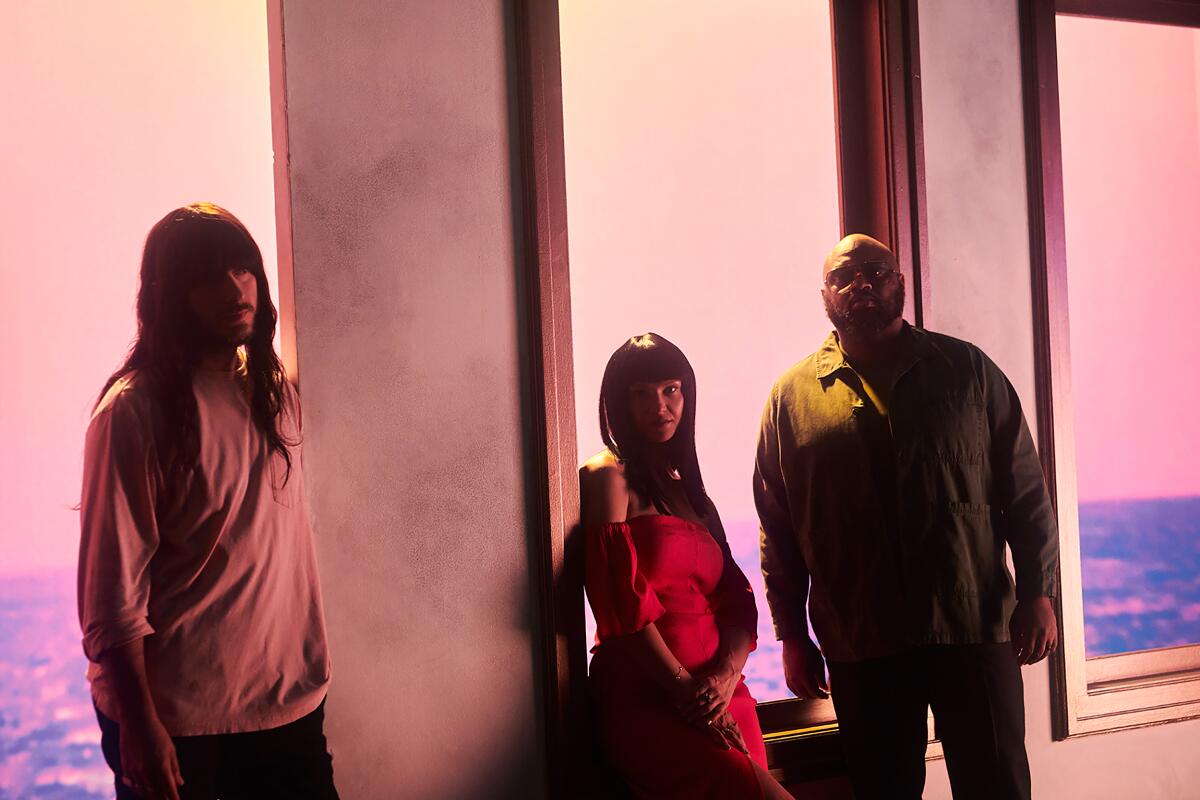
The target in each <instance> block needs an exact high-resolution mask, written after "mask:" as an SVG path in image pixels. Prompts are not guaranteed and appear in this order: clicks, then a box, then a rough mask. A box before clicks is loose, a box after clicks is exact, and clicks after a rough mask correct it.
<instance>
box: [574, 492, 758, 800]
mask: <svg viewBox="0 0 1200 800" xmlns="http://www.w3.org/2000/svg"><path fill="white" fill-rule="evenodd" d="M586 540H587V545H586V549H587V595H588V600H589V602H590V603H591V606H592V612H593V614H594V615H595V617H596V627H597V631H596V639H597V645H596V648H595V650H594V652H595V655H594V656H593V658H592V666H591V674H590V676H589V680H590V684H591V687H592V692H593V695H594V698H595V701H596V708H597V710H596V717H597V721H598V725H599V733H600V740H601V743H602V745H603V747H604V749H605V752H606V755H607V756H608V758H609V760H610V762H611V763H612V764H613V766H614V767H615V768H616V769H617V771H618V772H619V773H620V774H621V776H622V777H623V778H624V779H625V781H626V782H627V783H628V784H629V786H630V788H631V789H632V790H633V791H634V793H635V794H636V795H637V797H639V798H654V799H655V800H666V799H667V798H680V800H682V799H683V798H688V800H699V799H701V798H713V800H717V798H721V800H728V798H759V797H761V796H762V790H761V788H760V787H759V785H758V779H757V778H756V777H755V775H754V768H753V766H752V764H751V762H750V759H751V758H752V759H753V760H754V761H756V762H758V763H759V764H760V765H761V766H762V767H763V768H764V769H766V766H767V757H766V750H765V749H764V747H763V740H762V731H761V730H760V729H759V727H758V716H757V714H756V712H755V702H754V698H753V697H751V696H750V691H749V690H748V689H747V688H746V684H745V682H744V681H743V680H741V679H739V681H738V686H737V689H736V691H735V692H734V695H733V700H732V702H731V703H730V709H729V710H730V712H731V714H732V715H733V717H734V719H735V720H737V723H738V727H739V728H740V729H741V733H742V737H743V738H744V739H745V740H746V745H747V748H748V749H749V750H750V757H749V758H747V756H746V755H745V754H744V753H741V752H739V751H737V750H734V749H723V748H722V747H721V746H720V745H719V744H718V743H717V742H715V741H714V740H713V738H712V736H711V734H709V733H707V732H705V731H700V730H697V729H696V728H694V727H692V726H691V725H688V723H687V722H685V721H684V720H683V719H682V718H681V717H680V716H679V712H678V711H676V710H675V708H674V707H673V706H672V705H671V701H670V698H669V697H668V696H667V694H666V693H665V692H664V691H663V689H662V688H661V687H659V686H657V685H655V684H654V683H653V682H652V681H650V680H649V679H648V678H647V677H646V676H645V674H644V673H643V672H642V671H641V669H640V668H639V667H638V666H637V665H636V664H634V663H632V662H631V661H630V660H628V659H627V658H624V657H622V654H621V653H620V652H619V651H616V650H614V649H613V648H612V647H609V646H606V642H608V641H610V640H611V639H613V638H614V637H618V636H623V635H627V634H630V633H634V632H636V631H639V630H641V629H642V628H644V627H646V626H647V625H649V624H650V623H652V622H653V623H654V624H655V626H656V627H657V628H658V631H659V633H660V634H662V637H663V640H664V641H665V642H666V643H667V646H668V647H669V648H670V649H671V652H672V653H673V654H674V655H675V657H676V658H678V659H679V661H680V663H682V664H683V666H684V667H686V668H687V670H688V671H689V672H695V671H697V670H699V669H701V668H702V667H704V666H705V665H706V664H707V663H708V662H709V661H710V660H711V659H712V658H713V657H714V656H715V655H716V653H717V649H718V646H719V644H720V638H721V637H720V629H721V628H722V627H724V626H738V627H741V628H744V629H745V630H747V631H749V632H750V635H751V636H752V637H753V636H755V634H756V629H757V623H758V612H757V610H756V608H755V605H754V594H753V593H752V591H751V589H750V584H749V583H748V582H747V581H746V576H745V575H744V574H743V573H742V571H741V569H739V568H738V566H737V564H736V563H734V561H733V556H732V555H731V554H730V552H729V545H728V544H726V543H724V542H721V543H718V542H717V541H716V540H715V539H714V538H713V536H712V535H711V534H710V533H709V531H708V529H707V528H705V527H704V526H703V525H699V524H696V523H693V522H689V521H688V520H685V519H682V518H680V517H674V516H667V515H663V514H649V515H645V516H638V517H633V518H632V519H630V520H629V521H628V522H614V523H610V524H607V525H604V526H602V527H600V528H597V529H592V530H589V531H587V533H586Z"/></svg>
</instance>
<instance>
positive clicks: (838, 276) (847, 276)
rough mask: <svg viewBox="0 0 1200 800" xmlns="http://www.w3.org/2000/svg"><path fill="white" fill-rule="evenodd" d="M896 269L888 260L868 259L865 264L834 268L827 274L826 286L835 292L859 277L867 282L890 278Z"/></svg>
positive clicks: (872, 282)
mask: <svg viewBox="0 0 1200 800" xmlns="http://www.w3.org/2000/svg"><path fill="white" fill-rule="evenodd" d="M895 272H896V270H894V269H892V265H891V264H888V263H887V262H886V261H868V262H866V263H865V264H855V265H852V266H849V267H838V268H837V269H832V270H830V271H829V273H828V274H827V275H826V276H825V286H827V287H828V288H829V289H830V290H832V291H835V292H840V291H841V290H842V289H845V288H846V287H847V286H849V285H850V284H852V283H854V281H855V280H856V279H857V278H858V276H859V275H862V276H863V280H865V281H866V282H867V283H870V284H874V283H877V282H879V281H881V280H883V279H885V278H887V279H890V278H891V277H892V275H893V274H895Z"/></svg>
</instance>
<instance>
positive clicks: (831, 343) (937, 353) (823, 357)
mask: <svg viewBox="0 0 1200 800" xmlns="http://www.w3.org/2000/svg"><path fill="white" fill-rule="evenodd" d="M901 335H902V336H909V337H911V341H912V343H913V347H912V350H911V355H910V356H909V357H908V358H907V359H906V360H905V364H904V367H903V369H901V370H900V372H901V373H903V372H907V371H908V370H909V369H910V368H911V367H912V366H913V364H916V363H917V362H918V361H923V360H924V359H927V358H944V359H946V360H947V361H949V360H950V359H949V357H948V356H947V355H946V354H945V353H943V352H942V351H941V349H940V348H939V347H938V346H937V345H936V344H935V343H934V341H933V337H932V336H930V335H929V334H928V333H927V332H926V331H923V330H921V329H920V328H916V327H913V326H912V325H909V324H908V322H905V323H904V330H903V331H902V333H901ZM816 355H817V380H819V381H823V380H825V379H826V378H828V377H830V376H831V375H834V374H836V373H837V372H839V371H841V370H843V369H850V363H849V362H848V361H846V354H845V353H844V352H843V351H842V345H841V342H840V341H838V335H837V331H831V332H830V334H829V336H827V337H826V338H825V342H824V344H822V345H821V347H820V349H819V350H817V354H816Z"/></svg>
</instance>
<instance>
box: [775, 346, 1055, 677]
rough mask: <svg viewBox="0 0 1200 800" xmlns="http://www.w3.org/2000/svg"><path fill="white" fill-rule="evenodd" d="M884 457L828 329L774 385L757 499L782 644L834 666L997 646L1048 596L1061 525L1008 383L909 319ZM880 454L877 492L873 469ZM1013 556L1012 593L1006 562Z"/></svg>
mask: <svg viewBox="0 0 1200 800" xmlns="http://www.w3.org/2000/svg"><path fill="white" fill-rule="evenodd" d="M904 335H905V336H908V337H909V344H910V345H911V346H910V347H909V348H908V350H909V355H908V356H907V357H905V359H904V363H903V364H902V365H901V367H900V369H899V370H898V371H897V375H898V377H897V378H896V382H895V385H894V388H893V390H892V393H891V400H890V403H889V415H888V417H887V424H888V425H890V437H887V436H886V434H885V436H884V440H885V442H886V441H887V440H888V439H889V438H890V442H888V443H887V445H886V446H887V447H890V451H891V452H890V453H887V452H886V451H885V452H884V453H882V454H879V450H878V448H874V449H873V448H872V447H870V445H869V443H868V440H867V439H865V438H864V436H863V433H864V423H865V422H866V419H865V416H864V415H865V414H867V413H871V414H874V413H875V412H874V410H873V406H872V405H871V404H870V400H869V399H867V395H866V393H865V391H864V390H863V387H862V382H861V380H860V379H859V377H858V375H857V374H856V373H855V372H854V370H853V369H852V368H851V367H850V365H849V364H848V363H847V361H846V359H845V356H844V355H843V353H842V350H841V347H840V345H839V344H838V340H837V337H836V335H835V334H830V336H829V338H828V339H826V340H825V344H824V345H823V346H822V347H821V349H820V350H818V351H817V352H816V353H814V354H812V355H811V356H809V357H808V358H806V359H804V360H803V361H801V362H800V363H799V364H797V365H795V366H794V367H792V368H791V369H789V370H788V371H787V372H786V373H784V375H783V376H782V377H781V378H780V379H779V381H778V382H777V383H776V384H775V386H774V388H773V389H772V390H771V396H770V398H769V400H768V401H767V407H766V410H765V411H764V412H763V418H762V429H761V431H760V434H759V440H758V455H757V459H756V462H755V470H754V499H755V504H756V505H757V507H758V516H759V521H760V522H761V525H762V538H761V546H762V568H763V576H764V578H765V581H766V589H767V603H768V605H769V606H770V608H771V614H772V616H773V617H774V620H775V632H776V634H777V635H778V637H779V638H780V639H785V638H793V637H801V636H805V635H807V632H808V631H807V626H806V624H805V607H806V605H807V608H808V611H809V616H810V618H811V621H812V629H813V632H814V633H815V634H816V636H817V639H818V641H819V643H820V645H821V648H822V650H823V651H824V653H825V656H826V658H829V659H832V660H834V661H859V660H863V659H868V658H876V657H880V656H884V655H888V654H891V653H896V652H900V651H902V650H904V649H906V648H909V647H913V646H915V645H919V644H933V643H939V644H975V643H983V642H1004V641H1008V639H1009V633H1008V621H1009V617H1010V616H1011V615H1012V610H1013V607H1014V605H1015V598H1016V597H1020V598H1031V597H1037V596H1042V595H1044V596H1053V595H1054V594H1055V586H1056V575H1057V568H1058V532H1057V527H1056V523H1055V518H1054V513H1053V510H1052V509H1051V506H1050V498H1049V495H1048V493H1047V491H1046V484H1045V480H1044V477H1043V475H1042V469H1041V464H1040V463H1039V461H1038V457H1037V452H1036V451H1035V450H1034V446H1033V439H1032V437H1031V436H1030V433H1029V427H1028V425H1027V424H1026V422H1025V417H1024V416H1023V415H1022V413H1021V404H1020V401H1019V400H1018V398H1017V394H1016V392H1015V391H1014V390H1013V387H1012V385H1011V384H1010V383H1009V382H1008V379H1007V378H1005V376H1004V373H1002V372H1001V371H1000V368H999V367H997V366H996V365H995V364H994V363H993V362H992V361H991V359H989V358H988V357H987V356H986V355H984V353H983V352H982V351H981V350H980V349H979V348H978V347H975V346H974V345H972V344H970V343H968V342H964V341H961V340H958V339H953V338H951V337H949V336H943V335H941V334H937V333H931V332H929V331H923V330H920V329H918V328H913V327H911V326H908V325H906V326H905V334H904ZM880 455H882V456H883V457H889V456H890V458H892V459H894V461H893V463H891V464H887V465H885V466H887V467H888V470H887V472H885V473H883V474H885V475H886V476H887V481H886V485H887V488H888V489H889V490H888V491H880V490H879V488H880V481H879V475H880V474H881V473H880V470H879V466H880V465H879V464H873V463H872V459H873V458H874V459H878V458H879V457H880ZM1005 543H1007V544H1008V545H1009V547H1011V549H1012V555H1013V564H1014V566H1015V568H1016V573H1017V581H1016V592H1015V595H1014V586H1013V580H1012V577H1011V576H1010V574H1009V571H1008V567H1007V565H1006V563H1005V547H1004V546H1005Z"/></svg>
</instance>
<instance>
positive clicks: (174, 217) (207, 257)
mask: <svg viewBox="0 0 1200 800" xmlns="http://www.w3.org/2000/svg"><path fill="white" fill-rule="evenodd" d="M233 265H237V266H240V267H244V268H246V269H248V270H250V272H251V273H253V275H254V278H255V280H256V281H257V282H258V304H257V310H256V311H255V315H254V332H253V333H252V334H251V337H250V340H249V341H248V342H246V344H245V345H244V346H243V350H244V356H245V370H246V381H247V384H248V389H249V397H250V411H251V416H252V418H253V420H254V424H255V426H256V427H258V429H259V430H260V431H261V432H262V434H263V436H264V437H265V438H266V440H267V444H268V445H269V447H270V449H271V450H272V451H274V452H276V453H278V454H279V455H280V456H281V457H282V458H283V460H284V463H285V464H286V465H287V470H286V472H285V473H284V477H283V483H285V484H286V483H287V480H288V477H290V475H291V470H292V456H291V453H289V452H288V445H292V444H295V442H292V441H289V440H287V439H286V438H285V437H284V435H283V434H282V433H281V431H280V428H279V424H278V420H279V416H280V414H281V413H282V412H283V411H284V408H285V401H284V394H285V382H286V380H287V378H286V376H285V375H284V371H283V364H282V363H281V362H280V360H279V356H277V355H276V354H275V346H274V342H273V340H274V337H275V323H276V321H277V319H278V315H277V314H276V311H275V305H274V304H273V303H272V302H271V294H270V289H269V287H268V286H267V275H266V272H265V271H264V270H263V259H262V253H261V252H260V251H259V249H258V245H257V244H256V243H255V241H254V238H253V237H252V236H250V231H248V230H246V226H245V225H243V224H242V223H241V221H240V220H239V219H238V218H237V217H235V216H234V215H233V214H231V213H229V212H228V211H226V210H225V209H224V208H221V207H220V206H218V205H215V204H213V203H193V204H191V205H188V206H184V207H182V208H177V209H175V210H174V211H172V212H171V213H169V214H167V215H166V216H165V217H163V218H162V219H160V220H159V221H158V223H157V224H155V226H154V227H153V228H151V229H150V233H149V235H147V236H146V246H145V249H144V250H143V251H142V269H141V284H140V286H139V288H138V296H137V320H138V332H137V338H136V339H135V340H134V342H133V346H132V347H131V348H130V350H129V355H128V356H126V358H125V363H124V364H122V365H121V368H120V369H118V370H117V371H116V372H114V373H113V374H112V376H110V377H109V379H108V381H106V382H105V384H104V390H103V391H101V392H100V397H99V398H98V399H97V401H96V402H97V405H99V403H100V402H101V401H102V400H103V399H104V396H105V395H106V394H107V393H108V390H109V389H111V388H112V386H113V384H114V383H116V382H117V381H119V380H120V379H121V378H123V377H125V376H126V375H128V374H129V373H130V372H132V371H134V370H136V371H137V373H138V378H139V380H145V381H146V385H147V389H148V390H149V391H150V393H151V397H152V398H153V400H154V405H155V421H156V426H155V427H156V430H155V431H154V433H155V440H156V443H157V445H158V450H159V452H158V457H159V463H160V465H161V467H162V469H163V474H164V476H165V478H166V480H167V482H168V486H169V487H172V488H175V487H178V486H179V485H180V484H179V482H180V481H182V480H184V479H185V478H186V476H187V475H188V473H190V472H191V470H193V469H194V468H195V466H196V462H197V460H198V459H199V456H200V438H199V418H198V414H199V412H198V410H197V408H196V398H195V396H194V395H193V394H192V371H193V369H194V368H195V366H196V364H197V361H198V359H199V357H200V355H201V353H202V349H203V344H204V342H205V339H204V334H203V332H202V330H201V327H200V323H199V321H198V320H197V319H196V316H195V314H193V313H192V311H191V308H190V307H189V305H188V302H187V296H188V291H189V290H190V289H191V288H192V287H193V286H195V285H196V283H197V282H198V281H199V280H202V279H203V278H204V276H206V275H211V274H212V272H213V270H214V269H221V270H223V269H228V268H229V267H230V266H233ZM168 491H169V493H170V491H171V489H169V490H168Z"/></svg>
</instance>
